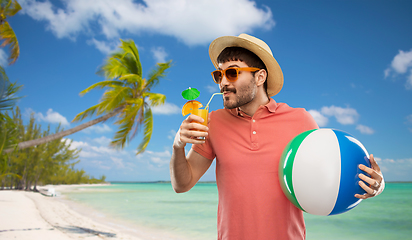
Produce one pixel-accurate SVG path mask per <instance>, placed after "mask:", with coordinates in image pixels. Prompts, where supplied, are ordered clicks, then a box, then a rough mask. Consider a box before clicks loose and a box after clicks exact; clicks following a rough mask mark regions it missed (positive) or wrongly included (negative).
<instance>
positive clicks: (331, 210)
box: [279, 129, 371, 216]
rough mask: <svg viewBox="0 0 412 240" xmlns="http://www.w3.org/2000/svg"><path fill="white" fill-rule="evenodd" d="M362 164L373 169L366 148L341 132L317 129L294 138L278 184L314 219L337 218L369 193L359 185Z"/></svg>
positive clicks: (281, 168)
mask: <svg viewBox="0 0 412 240" xmlns="http://www.w3.org/2000/svg"><path fill="white" fill-rule="evenodd" d="M359 164H364V165H365V166H367V167H370V165H371V164H370V161H369V154H368V152H367V150H366V149H365V147H364V146H363V145H362V143H361V142H359V141H358V140H357V139H355V138H354V137H353V136H351V135H349V134H348V133H345V132H343V131H340V130H335V129H314V130H309V131H306V132H303V133H301V134H299V135H298V136H296V137H295V138H293V139H292V140H291V141H290V142H289V143H288V145H287V146H286V147H285V149H284V151H283V153H282V156H281V160H280V163H279V180H280V184H281V186H282V190H283V192H284V193H285V195H286V197H287V198H288V199H289V200H290V201H291V202H292V203H293V204H294V205H295V206H296V207H298V208H300V209H301V210H303V211H305V212H307V213H310V214H314V215H322V216H328V215H335V214H340V213H344V212H346V211H349V210H351V209H353V208H354V207H356V206H357V205H358V204H359V203H360V202H361V201H362V200H361V199H358V198H356V197H355V194H357V193H358V194H364V193H366V192H365V191H364V190H363V189H362V188H361V187H360V186H359V184H358V182H359V181H361V180H360V178H359V177H358V175H359V173H363V174H365V175H367V176H368V174H367V173H365V172H363V171H362V170H360V169H359V167H358V166H359Z"/></svg>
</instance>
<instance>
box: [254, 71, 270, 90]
mask: <svg viewBox="0 0 412 240" xmlns="http://www.w3.org/2000/svg"><path fill="white" fill-rule="evenodd" d="M267 76H268V72H266V70H265V69H260V70H259V71H257V72H256V73H255V80H256V86H261V85H262V86H263V84H264V83H265V81H266V79H267Z"/></svg>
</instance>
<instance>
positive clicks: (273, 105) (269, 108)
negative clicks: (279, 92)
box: [227, 98, 278, 117]
mask: <svg viewBox="0 0 412 240" xmlns="http://www.w3.org/2000/svg"><path fill="white" fill-rule="evenodd" d="M277 107H278V105H277V103H276V101H275V100H273V98H269V102H268V103H267V104H266V105H261V106H260V107H259V108H258V110H257V111H256V112H258V111H260V109H261V108H264V109H267V111H268V113H275V111H276V109H277ZM227 110H228V111H229V112H230V113H232V114H233V115H234V116H240V117H244V116H248V115H247V114H245V113H243V112H242V111H241V110H240V109H239V108H234V109H227ZM255 114H256V113H255Z"/></svg>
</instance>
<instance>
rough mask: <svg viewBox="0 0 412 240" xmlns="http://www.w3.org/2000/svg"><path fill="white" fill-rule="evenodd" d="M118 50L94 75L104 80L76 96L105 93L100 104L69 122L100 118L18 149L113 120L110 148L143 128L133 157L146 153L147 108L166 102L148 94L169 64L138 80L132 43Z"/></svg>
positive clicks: (149, 121) (149, 122)
mask: <svg viewBox="0 0 412 240" xmlns="http://www.w3.org/2000/svg"><path fill="white" fill-rule="evenodd" d="M120 40H121V39H120ZM119 48H120V50H119V51H118V52H115V53H113V54H111V55H110V56H109V57H108V58H107V59H106V61H105V63H104V64H103V65H102V66H101V67H100V69H99V70H98V72H97V74H99V75H102V76H104V77H105V78H106V80H105V81H101V82H98V83H95V84H93V85H92V86H90V87H88V88H87V89H85V90H83V91H82V92H80V94H81V95H84V94H86V93H88V92H89V91H90V90H92V89H95V88H100V89H102V88H105V89H107V90H106V91H105V92H104V94H103V97H102V98H101V99H100V103H98V104H96V105H95V106H92V107H90V108H88V109H86V110H85V111H83V112H81V113H79V114H77V116H76V117H75V118H74V119H73V122H77V121H81V120H83V119H84V118H86V117H90V116H93V115H96V116H100V117H99V118H97V119H94V120H91V121H89V122H86V123H83V124H81V125H78V126H76V127H74V128H71V129H68V130H65V131H62V132H59V133H56V134H53V135H49V136H46V137H44V138H39V139H35V140H31V141H27V142H21V143H19V144H18V148H19V149H23V148H27V147H32V146H35V145H38V144H42V143H46V142H49V141H52V140H55V139H58V138H63V137H65V136H68V135H70V134H73V133H75V132H78V131H80V130H82V129H85V128H87V127H90V126H92V125H95V124H97V123H100V122H104V121H106V120H107V119H109V118H112V117H114V116H117V121H116V122H115V124H116V125H119V129H118V131H117V132H116V133H115V136H114V140H113V141H112V142H111V146H113V147H117V148H123V147H124V146H125V144H126V143H128V142H129V141H130V140H132V139H133V138H134V137H135V136H136V133H137V130H138V129H139V128H140V127H141V126H143V128H144V131H143V134H144V136H143V140H142V142H141V143H140V145H139V146H138V147H137V154H139V153H142V152H143V151H144V150H145V149H146V147H147V145H148V143H149V141H150V138H151V136H152V131H153V116H152V111H151V107H154V106H158V105H161V104H164V102H165V100H166V96H165V95H163V94H160V93H152V92H151V89H152V88H153V87H155V86H156V85H157V84H158V83H159V80H160V79H161V78H163V77H165V71H166V70H167V69H168V68H169V67H170V66H171V61H169V62H166V63H158V64H157V66H156V67H155V68H154V69H153V70H152V71H151V72H150V73H149V75H148V78H147V79H145V78H143V77H142V65H141V63H140V60H139V52H138V50H137V47H136V44H135V43H134V41H133V40H127V41H123V40H121V45H120V46H119ZM6 151H11V150H10V149H8V150H6Z"/></svg>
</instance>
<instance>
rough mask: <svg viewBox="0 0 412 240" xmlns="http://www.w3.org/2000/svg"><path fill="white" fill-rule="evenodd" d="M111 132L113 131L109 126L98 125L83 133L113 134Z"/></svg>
mask: <svg viewBox="0 0 412 240" xmlns="http://www.w3.org/2000/svg"><path fill="white" fill-rule="evenodd" d="M111 131H112V129H111V128H110V127H109V126H107V125H106V124H105V123H103V124H98V125H93V126H90V127H88V128H85V129H84V130H83V132H84V133H87V134H90V133H92V132H95V133H105V132H111Z"/></svg>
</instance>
